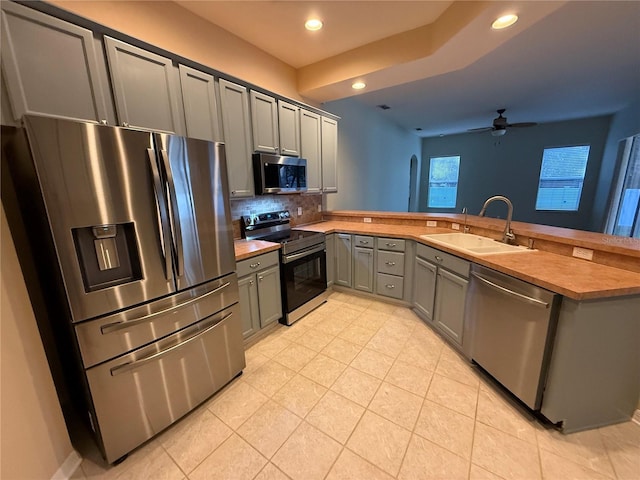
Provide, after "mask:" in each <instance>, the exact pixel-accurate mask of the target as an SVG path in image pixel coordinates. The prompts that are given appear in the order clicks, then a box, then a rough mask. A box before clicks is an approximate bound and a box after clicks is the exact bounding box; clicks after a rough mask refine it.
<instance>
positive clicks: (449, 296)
mask: <svg viewBox="0 0 640 480" xmlns="http://www.w3.org/2000/svg"><path fill="white" fill-rule="evenodd" d="M468 284H469V281H468V280H465V279H464V278H462V277H459V276H457V275H454V274H453V273H450V272H448V271H446V270H443V269H442V268H440V269H438V281H437V285H436V306H435V324H436V326H437V327H438V328H440V330H442V331H443V332H444V333H445V334H446V335H447V336H449V337H450V338H451V339H452V340H453V341H454V342H456V343H457V344H458V345H460V346H462V332H463V329H464V304H465V297H466V295H467V285H468Z"/></svg>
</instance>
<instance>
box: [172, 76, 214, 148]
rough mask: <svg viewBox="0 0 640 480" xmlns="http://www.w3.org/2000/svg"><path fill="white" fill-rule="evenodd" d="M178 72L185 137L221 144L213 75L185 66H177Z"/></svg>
mask: <svg viewBox="0 0 640 480" xmlns="http://www.w3.org/2000/svg"><path fill="white" fill-rule="evenodd" d="M178 70H179V72H180V92H181V93H182V103H183V105H184V117H185V121H186V125H185V126H186V133H187V136H188V137H191V138H200V139H202V140H209V141H212V142H221V141H222V132H221V129H220V121H219V118H218V100H217V98H216V88H215V79H214V77H213V75H209V74H208V73H204V72H201V71H199V70H196V69H194V68H191V67H187V66H186V65H178Z"/></svg>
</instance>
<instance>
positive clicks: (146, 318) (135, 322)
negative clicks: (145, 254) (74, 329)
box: [100, 282, 231, 335]
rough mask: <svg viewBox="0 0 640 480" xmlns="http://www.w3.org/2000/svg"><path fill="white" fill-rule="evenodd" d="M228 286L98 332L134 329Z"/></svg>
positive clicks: (107, 326) (225, 285) (105, 326)
mask: <svg viewBox="0 0 640 480" xmlns="http://www.w3.org/2000/svg"><path fill="white" fill-rule="evenodd" d="M229 285H231V282H227V283H225V284H223V285H220V286H219V287H218V288H216V289H215V290H211V291H210V292H207V293H205V294H204V295H200V296H198V297H193V298H190V299H189V300H187V301H186V302H182V303H179V304H178V305H173V306H172V307H169V308H165V309H163V310H158V311H157V312H153V313H150V314H148V315H145V316H143V317H138V318H134V319H133V320H122V321H120V322H115V323H109V324H107V325H103V326H102V327H100V330H101V331H102V334H103V335H106V334H107V333H113V332H116V331H118V330H124V329H125V328H129V327H135V326H136V325H139V324H140V323H144V322H148V321H149V320H153V319H154V318H155V317H157V316H158V315H164V314H165V313H168V312H170V311H171V310H177V309H178V308H182V307H186V306H187V305H191V304H192V303H193V302H197V301H199V300H202V299H203V298H205V297H208V296H209V295H213V294H214V293H218V292H219V291H220V290H222V289H223V288H227V287H228V286H229Z"/></svg>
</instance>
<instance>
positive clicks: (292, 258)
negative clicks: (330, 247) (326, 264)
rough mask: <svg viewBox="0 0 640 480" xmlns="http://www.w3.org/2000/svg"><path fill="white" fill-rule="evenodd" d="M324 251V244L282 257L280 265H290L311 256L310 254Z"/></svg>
mask: <svg viewBox="0 0 640 480" xmlns="http://www.w3.org/2000/svg"><path fill="white" fill-rule="evenodd" d="M324 250H325V246H324V244H321V245H316V246H315V247H312V248H309V249H307V250H303V251H301V252H298V253H292V254H291V255H284V256H283V257H282V263H285V264H286V263H291V262H293V261H295V260H298V259H299V258H302V257H306V256H307V255H311V254H312V253H317V252H322V251H324Z"/></svg>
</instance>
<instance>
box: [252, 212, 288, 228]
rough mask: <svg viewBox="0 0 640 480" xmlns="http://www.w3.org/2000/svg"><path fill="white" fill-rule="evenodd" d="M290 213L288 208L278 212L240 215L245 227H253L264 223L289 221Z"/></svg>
mask: <svg viewBox="0 0 640 480" xmlns="http://www.w3.org/2000/svg"><path fill="white" fill-rule="evenodd" d="M290 218H291V214H290V213H289V211H288V210H281V211H278V212H268V213H261V214H259V215H246V216H244V217H242V223H243V224H244V226H245V227H255V226H259V225H264V224H266V223H270V224H274V223H276V224H277V223H289V221H290Z"/></svg>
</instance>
